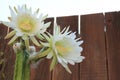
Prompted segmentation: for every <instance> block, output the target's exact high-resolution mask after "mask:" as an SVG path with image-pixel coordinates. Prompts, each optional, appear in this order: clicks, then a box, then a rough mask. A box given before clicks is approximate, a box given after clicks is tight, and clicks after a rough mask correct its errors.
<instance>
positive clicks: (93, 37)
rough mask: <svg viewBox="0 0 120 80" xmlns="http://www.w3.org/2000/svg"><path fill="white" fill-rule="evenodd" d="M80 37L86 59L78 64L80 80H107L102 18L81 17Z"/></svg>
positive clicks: (100, 16) (100, 15) (96, 16)
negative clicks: (82, 41)
mask: <svg viewBox="0 0 120 80" xmlns="http://www.w3.org/2000/svg"><path fill="white" fill-rule="evenodd" d="M81 36H82V39H83V40H84V43H83V49H84V50H83V52H82V55H84V56H85V57H86V58H85V60H84V61H83V62H82V63H81V64H80V80H107V68H106V51H105V34H104V16H103V14H101V13H100V14H92V15H82V16H81Z"/></svg>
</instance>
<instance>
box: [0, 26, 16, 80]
mask: <svg viewBox="0 0 120 80" xmlns="http://www.w3.org/2000/svg"><path fill="white" fill-rule="evenodd" d="M6 34H7V27H6V26H4V25H3V24H0V54H1V53H3V56H1V59H0V60H2V59H3V60H4V62H3V63H2V65H1V70H2V68H3V70H2V71H1V70H0V80H13V72H14V63H15V54H14V52H13V49H12V46H9V45H7V43H8V40H5V39H4V37H5V35H6ZM2 73H3V74H4V78H3V76H2Z"/></svg>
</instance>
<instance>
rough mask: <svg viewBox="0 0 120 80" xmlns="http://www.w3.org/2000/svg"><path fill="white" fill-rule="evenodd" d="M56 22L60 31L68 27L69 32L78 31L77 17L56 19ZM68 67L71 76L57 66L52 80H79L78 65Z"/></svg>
mask: <svg viewBox="0 0 120 80" xmlns="http://www.w3.org/2000/svg"><path fill="white" fill-rule="evenodd" d="M56 20H57V24H58V25H60V26H61V28H62V29H63V28H65V27H68V26H70V30H72V31H77V30H78V16H67V17H57V19H56ZM69 67H70V69H71V71H72V74H69V73H68V72H66V70H65V69H64V68H63V67H62V66H61V65H60V64H58V65H57V66H56V67H55V68H54V70H53V76H52V80H79V74H78V72H79V65H78V64H76V65H74V66H71V65H69Z"/></svg>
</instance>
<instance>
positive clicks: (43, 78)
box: [31, 18, 54, 80]
mask: <svg viewBox="0 0 120 80" xmlns="http://www.w3.org/2000/svg"><path fill="white" fill-rule="evenodd" d="M49 21H50V22H52V23H51V25H50V27H49V28H48V29H47V31H48V32H50V33H51V32H52V29H53V23H54V19H53V18H47V19H46V20H45V23H46V22H49ZM50 62H51V61H50V60H48V59H43V60H41V61H40V63H39V64H38V65H37V66H38V67H37V68H33V67H31V80H51V72H50Z"/></svg>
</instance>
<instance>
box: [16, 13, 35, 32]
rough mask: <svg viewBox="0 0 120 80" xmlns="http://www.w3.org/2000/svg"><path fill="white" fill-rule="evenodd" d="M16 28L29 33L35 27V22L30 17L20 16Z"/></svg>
mask: <svg viewBox="0 0 120 80" xmlns="http://www.w3.org/2000/svg"><path fill="white" fill-rule="evenodd" d="M18 27H19V28H20V29H21V30H22V31H23V32H31V31H33V29H34V27H35V21H34V19H33V18H32V17H31V16H30V15H27V14H24V15H21V16H19V18H18Z"/></svg>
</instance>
